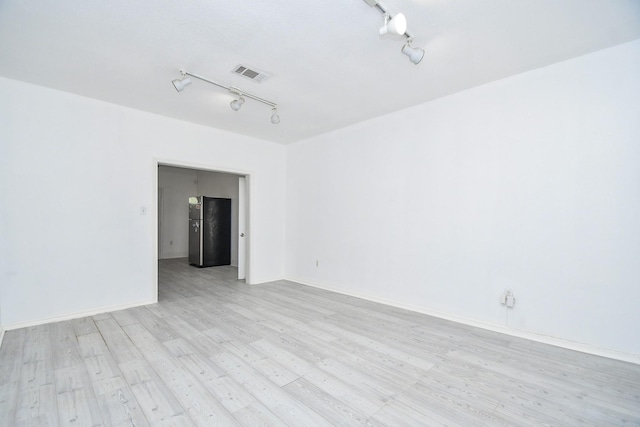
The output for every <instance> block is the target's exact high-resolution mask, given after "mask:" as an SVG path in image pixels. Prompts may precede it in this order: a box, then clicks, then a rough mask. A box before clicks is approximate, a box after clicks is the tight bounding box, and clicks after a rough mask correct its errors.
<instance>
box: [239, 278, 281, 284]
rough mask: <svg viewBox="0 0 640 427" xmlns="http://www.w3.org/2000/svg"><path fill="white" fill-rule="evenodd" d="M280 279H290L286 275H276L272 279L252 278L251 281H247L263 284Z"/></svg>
mask: <svg viewBox="0 0 640 427" xmlns="http://www.w3.org/2000/svg"><path fill="white" fill-rule="evenodd" d="M278 280H288V279H285V278H284V277H274V278H271V279H268V278H267V279H265V278H262V277H261V278H259V279H257V280H252V281H251V283H247V284H248V285H262V284H264V283H270V282H277V281H278Z"/></svg>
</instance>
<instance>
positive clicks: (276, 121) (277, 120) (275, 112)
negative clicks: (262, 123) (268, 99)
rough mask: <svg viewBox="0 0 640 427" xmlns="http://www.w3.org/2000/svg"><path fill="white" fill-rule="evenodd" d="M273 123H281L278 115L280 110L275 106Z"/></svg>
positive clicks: (272, 113)
mask: <svg viewBox="0 0 640 427" xmlns="http://www.w3.org/2000/svg"><path fill="white" fill-rule="evenodd" d="M271 123H273V124H274V125H277V124H278V123H280V116H279V115H278V110H277V109H276V108H275V107H273V108H272V109H271Z"/></svg>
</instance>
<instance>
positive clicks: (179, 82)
mask: <svg viewBox="0 0 640 427" xmlns="http://www.w3.org/2000/svg"><path fill="white" fill-rule="evenodd" d="M171 83H173V86H174V87H175V88H176V90H177V91H178V92H182V91H183V90H184V88H185V87H187V86H189V85H190V84H191V79H190V78H189V76H187V75H186V74H185V73H182V78H181V79H175V80H174V81H172V82H171Z"/></svg>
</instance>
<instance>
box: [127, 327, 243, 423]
mask: <svg viewBox="0 0 640 427" xmlns="http://www.w3.org/2000/svg"><path fill="white" fill-rule="evenodd" d="M123 329H124V330H125V332H126V333H127V335H128V336H129V337H130V338H131V340H132V341H133V342H134V343H135V344H136V345H137V346H138V347H139V348H141V349H143V351H142V353H143V355H144V357H145V359H147V361H148V362H149V364H150V365H151V366H152V367H153V369H154V370H155V371H156V373H157V374H158V376H159V377H160V378H161V379H162V381H163V382H164V383H165V384H166V385H167V386H168V387H170V388H171V389H172V390H173V393H174V395H175V398H176V399H177V400H178V401H179V402H180V404H181V405H182V407H183V408H185V410H186V413H187V414H188V415H189V417H190V418H191V419H193V420H194V421H195V422H196V424H198V425H229V426H232V425H237V423H236V421H235V419H234V418H233V417H232V416H231V414H230V413H229V412H228V411H227V410H226V409H225V408H224V406H222V404H221V403H220V402H218V401H217V399H215V397H214V396H213V395H211V393H209V392H208V391H207V389H206V387H204V386H203V385H202V384H201V383H200V382H199V381H198V380H197V379H196V378H195V377H194V376H193V375H192V374H191V373H190V372H189V371H188V370H187V369H186V368H185V367H184V366H183V365H182V364H181V363H180V361H179V360H177V358H175V357H173V356H172V355H171V353H170V352H169V351H168V350H167V348H166V347H165V346H163V345H162V344H161V343H160V342H159V341H157V340H156V337H155V336H154V335H153V334H152V333H151V331H149V330H147V329H146V328H145V327H144V326H143V325H142V324H134V325H128V326H124V327H123Z"/></svg>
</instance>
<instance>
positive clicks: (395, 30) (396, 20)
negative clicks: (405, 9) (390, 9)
mask: <svg viewBox="0 0 640 427" xmlns="http://www.w3.org/2000/svg"><path fill="white" fill-rule="evenodd" d="M405 31H407V18H405V17H404V15H403V14H402V13H399V14H397V15H396V16H394V17H393V18H391V17H390V16H389V14H388V13H385V14H384V25H383V26H382V27H381V28H380V35H381V36H384V35H385V34H395V35H396V36H402V35H404V32H405Z"/></svg>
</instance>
